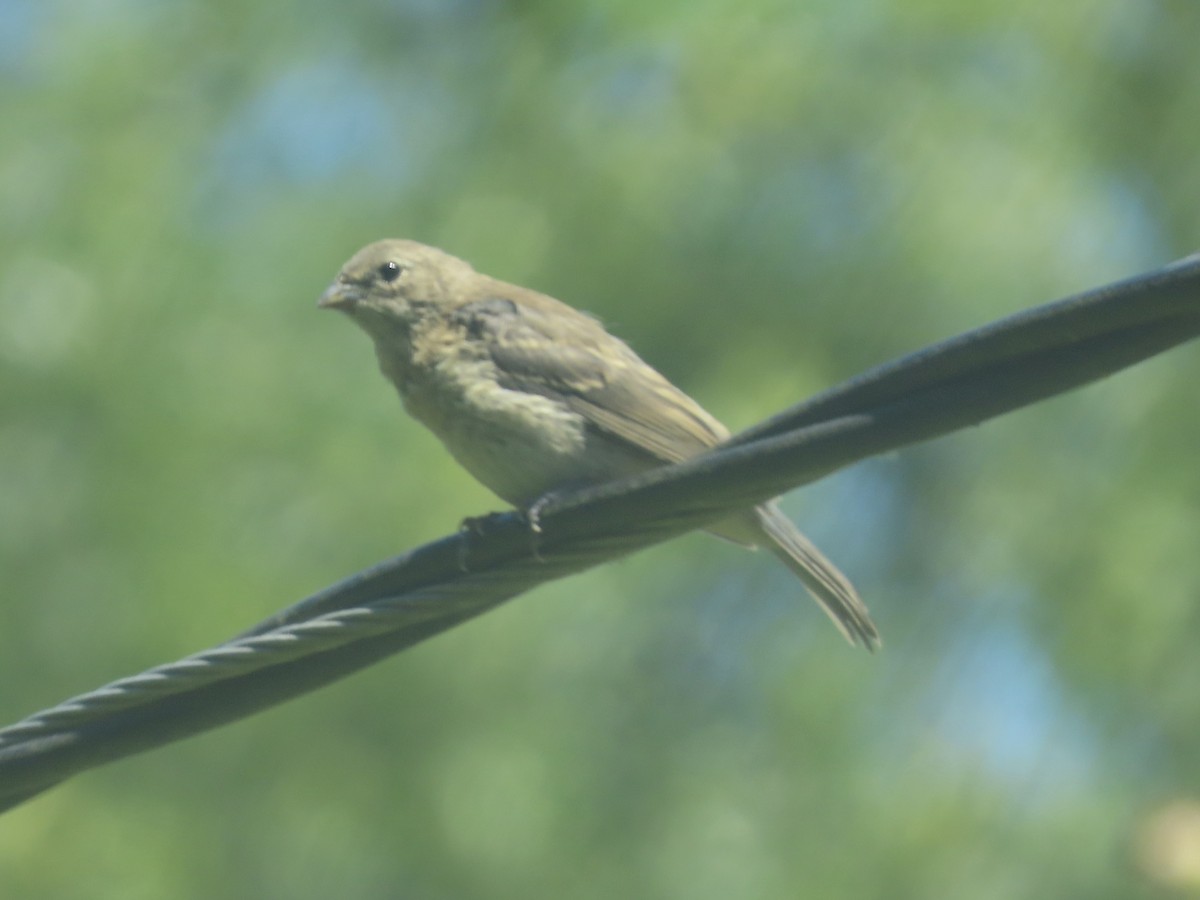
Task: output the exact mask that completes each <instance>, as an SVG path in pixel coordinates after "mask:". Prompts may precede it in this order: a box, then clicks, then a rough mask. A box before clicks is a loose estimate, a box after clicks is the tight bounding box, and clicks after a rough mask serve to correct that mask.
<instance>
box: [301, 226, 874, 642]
mask: <svg viewBox="0 0 1200 900" xmlns="http://www.w3.org/2000/svg"><path fill="white" fill-rule="evenodd" d="M318 306H320V307H322V308H329V309H337V310H340V311H342V312H344V313H346V314H347V315H348V316H350V318H351V319H353V320H354V321H355V322H356V323H358V325H359V326H361V327H362V329H363V330H364V331H366V332H367V334H368V335H370V336H371V339H372V340H373V341H374V342H375V353H376V355H377V356H378V358H379V367H380V369H381V370H382V371H383V374H384V375H385V376H386V377H387V378H388V380H389V381H391V382H392V384H394V385H395V386H396V390H397V391H399V392H400V399H401V400H402V401H403V402H404V407H405V409H407V410H408V412H409V413H410V414H411V415H413V416H414V417H415V418H416V419H418V420H419V421H420V422H422V423H424V424H425V425H426V426H427V427H428V428H429V429H430V430H431V431H432V432H433V433H434V434H435V435H437V437H438V438H440V439H441V441H442V443H443V444H445V445H446V449H448V450H449V451H450V453H451V455H452V456H453V457H454V458H455V459H456V460H458V462H459V463H461V464H462V466H463V467H464V468H466V470H467V471H468V472H470V473H471V474H472V475H474V476H475V477H476V478H477V479H478V480H479V481H480V482H482V483H483V484H484V485H485V486H486V487H488V488H489V489H491V490H492V491H494V492H495V493H496V494H497V495H499V496H500V497H501V498H502V499H504V500H506V501H508V502H509V503H512V504H514V505H515V506H517V507H519V508H521V509H528V508H529V507H530V506H532V505H533V504H534V503H535V502H536V501H537V500H538V499H539V498H540V497H542V496H544V495H546V494H547V493H549V492H551V491H554V490H560V489H563V488H568V487H582V486H584V485H588V484H596V483H599V482H602V481H608V480H611V479H614V478H619V477H621V476H624V475H631V474H633V473H636V472H641V471H645V470H646V469H649V468H653V467H656V466H661V465H664V464H667V463H675V462H679V461H681V460H684V459H687V458H688V457H690V456H695V455H697V454H699V453H702V452H703V451H705V450H708V449H710V448H712V447H713V446H715V445H717V444H719V443H721V442H722V441H723V440H725V439H726V438H727V437H729V432H728V430H726V428H725V426H723V425H722V424H721V423H720V422H718V421H717V420H716V419H714V418H713V417H712V416H711V415H709V414H708V413H707V412H705V411H704V410H703V409H702V408H701V407H700V405H699V404H697V403H696V402H695V401H694V400H693V399H692V398H691V397H689V396H688V395H687V394H685V393H683V392H682V391H680V390H679V389H678V388H676V387H675V386H674V385H673V384H671V383H670V382H669V381H667V379H666V378H664V377H663V376H662V375H660V374H659V373H658V372H657V371H655V370H654V369H652V368H651V367H650V366H649V365H647V364H646V363H645V362H644V361H643V360H642V359H641V358H640V357H639V356H638V355H637V354H636V353H634V352H633V351H632V350H631V349H630V348H629V347H628V346H627V345H626V344H625V343H624V342H623V341H621V340H619V339H618V338H615V337H613V336H612V335H611V334H609V333H608V332H607V331H605V330H604V327H603V326H602V325H601V324H600V323H599V322H598V321H596V320H595V319H593V318H592V317H591V316H588V315H586V314H585V313H581V312H579V311H578V310H575V309H572V308H571V307H569V306H567V305H566V304H564V303H560V302H559V301H558V300H555V299H554V298H553V297H548V296H546V295H545V294H539V293H537V292H536V291H532V290H529V289H528V288H523V287H519V286H517V285H513V284H506V283H505V282H503V281H499V280H497V279H495V278H489V277H488V276H487V275H483V274H481V273H479V272H476V271H475V270H474V269H473V268H471V266H470V265H469V264H468V263H466V262H464V261H463V260H461V259H458V258H457V257H454V256H451V255H450V254H448V253H444V252H442V251H441V250H438V249H437V248H435V247H428V246H426V245H424V244H419V243H417V242H415V241H407V240H384V241H377V242H376V243H373V244H369V245H367V246H366V247H364V248H363V249H362V250H360V251H359V252H358V253H356V254H355V255H354V256H353V257H351V259H350V261H349V262H347V263H346V265H345V266H344V267H343V268H342V271H341V272H340V273H339V274H338V276H337V278H336V279H335V280H334V282H333V284H332V285H330V286H329V289H328V290H326V291H325V293H324V294H323V295H322V296H321V299H320V301H319V302H318ZM709 531H711V532H712V533H713V534H716V535H718V536H720V537H723V538H726V539H728V540H731V541H733V542H735V543H738V544H742V545H744V546H749V547H756V546H761V547H766V548H767V549H769V550H770V551H771V552H772V553H774V554H775V556H777V557H778V558H779V559H780V560H782V561H783V562H784V564H785V565H787V566H788V568H790V569H791V570H792V571H793V572H794V573H795V574H796V575H798V576H799V577H800V580H801V581H803V582H804V585H805V587H807V588H808V590H809V592H810V593H811V594H812V595H813V597H815V598H816V600H817V602H818V603H820V604H821V606H822V607H823V608H824V610H825V612H826V613H828V614H829V617H830V618H831V619H832V620H833V622H834V624H835V625H837V626H838V628H839V629H840V630H841V632H842V633H843V634H844V635H845V636H846V638H847V639H848V640H849V641H850V642H851V643H852V644H862V645H863V646H865V647H867V648H868V649H874V648H875V647H877V646H879V643H880V641H879V633H878V631H877V630H876V628H875V624H874V623H873V622H872V621H871V616H870V613H868V611H867V608H866V606H865V605H864V604H863V602H862V600H861V599H859V596H858V594H857V592H856V591H855V590H854V586H853V585H851V584H850V582H849V580H847V578H846V577H845V576H844V575H843V574H842V573H841V572H839V571H838V570H837V568H836V567H835V566H834V565H833V563H831V562H830V561H829V560H827V559H826V558H825V557H824V556H823V555H822V554H821V551H819V550H818V549H817V548H816V547H815V546H813V544H812V543H810V542H809V540H808V539H807V538H806V537H804V535H802V534H801V533H800V532H799V531H797V530H796V528H795V526H794V525H792V523H791V522H790V521H788V519H787V518H785V517H784V515H783V514H782V513H781V512H780V511H779V509H778V508H777V507H776V506H775V504H774V503H764V504H762V505H761V506H757V507H755V508H754V509H751V510H747V511H746V512H745V513H742V514H739V515H736V516H733V517H731V518H729V519H727V520H724V521H721V522H719V523H717V524H716V525H714V526H712V527H711V528H710V529H709Z"/></svg>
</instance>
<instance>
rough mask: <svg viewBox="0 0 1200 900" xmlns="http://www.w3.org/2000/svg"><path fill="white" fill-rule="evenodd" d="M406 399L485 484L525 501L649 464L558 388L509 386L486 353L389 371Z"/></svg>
mask: <svg viewBox="0 0 1200 900" xmlns="http://www.w3.org/2000/svg"><path fill="white" fill-rule="evenodd" d="M388 374H389V377H390V378H392V380H393V382H394V383H395V384H396V387H397V388H398V389H399V392H400V396H401V398H402V400H403V401H404V407H405V409H406V410H407V411H408V412H409V414H410V415H412V416H413V418H415V419H417V420H418V421H420V422H421V423H422V424H424V425H425V426H426V427H427V428H429V430H430V431H432V432H433V433H434V434H435V435H437V437H438V438H439V439H440V440H441V441H442V443H443V444H444V445H445V446H446V449H447V450H449V451H450V453H451V455H452V456H453V457H454V458H455V459H456V460H457V461H458V462H459V464H460V465H462V466H463V468H465V469H466V470H467V471H468V472H470V473H471V474H472V475H473V476H474V477H475V478H476V479H477V480H478V481H479V482H480V483H481V484H483V485H484V486H485V487H487V488H489V489H490V490H491V491H493V492H494V493H495V494H497V495H498V496H499V497H501V498H502V499H504V500H507V501H508V502H509V503H512V504H514V505H516V506H519V507H527V506H529V505H530V504H532V503H533V502H534V501H535V500H537V499H538V498H539V497H541V496H542V495H543V494H546V493H547V492H549V491H552V490H557V489H561V488H567V487H577V486H582V485H586V484H593V483H596V482H599V481H606V480H608V479H610V478H614V477H617V476H620V475H624V474H628V473H630V472H632V471H636V470H637V469H638V468H644V464H641V465H639V464H638V463H637V462H635V460H634V458H633V457H631V456H630V455H629V454H628V453H627V452H624V451H623V450H622V449H621V448H619V447H618V446H616V445H613V444H612V443H611V442H609V441H606V440H604V439H603V438H602V436H600V435H599V434H597V433H596V432H595V430H594V429H591V428H589V427H588V425H587V422H586V420H585V419H584V417H583V416H582V415H580V414H579V413H577V412H575V411H573V410H572V409H571V408H570V407H569V406H568V405H567V403H566V402H565V401H564V400H563V399H561V398H556V397H553V396H545V395H542V394H535V393H529V392H525V391H519V390H513V389H510V388H506V387H503V386H501V385H500V384H499V382H498V380H497V372H496V369H495V366H494V364H493V363H492V362H491V360H490V359H487V358H470V357H464V356H462V355H447V356H445V357H444V358H442V359H440V360H438V361H437V362H436V363H433V364H431V365H427V366H419V367H409V368H408V370H407V371H406V372H405V373H404V377H403V378H396V377H392V373H388Z"/></svg>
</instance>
